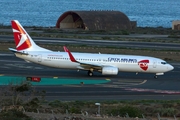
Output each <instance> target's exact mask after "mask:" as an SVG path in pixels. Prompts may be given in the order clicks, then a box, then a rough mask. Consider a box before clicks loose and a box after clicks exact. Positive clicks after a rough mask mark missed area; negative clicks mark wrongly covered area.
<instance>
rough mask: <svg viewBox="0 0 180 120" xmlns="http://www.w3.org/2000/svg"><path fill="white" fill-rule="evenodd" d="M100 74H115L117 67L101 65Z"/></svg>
mask: <svg viewBox="0 0 180 120" xmlns="http://www.w3.org/2000/svg"><path fill="white" fill-rule="evenodd" d="M102 74H103V75H117V74H118V68H117V67H103V68H102Z"/></svg>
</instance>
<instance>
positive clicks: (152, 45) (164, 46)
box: [0, 35, 180, 50]
mask: <svg viewBox="0 0 180 120" xmlns="http://www.w3.org/2000/svg"><path fill="white" fill-rule="evenodd" d="M152 36H153V35H152ZM121 37H122V38H125V36H122V35H121ZM126 37H127V38H128V37H129V38H132V36H130V35H128V36H126ZM142 37H145V38H147V39H148V38H150V37H149V35H147V36H146V35H143V36H140V38H142ZM156 37H157V36H156ZM153 38H154V37H153ZM164 39H166V38H164ZM33 40H34V41H35V42H36V43H38V44H58V45H67V44H70V45H85V46H102V47H105V46H106V47H118V48H133V49H139V48H141V49H157V50H180V44H178V43H172V42H169V43H163V42H142V41H141V42H137V41H112V40H87V39H72V38H44V37H33ZM0 41H1V42H3V41H4V42H11V41H12V42H14V38H13V36H6V35H0ZM167 41H171V40H169V39H168V40H167Z"/></svg>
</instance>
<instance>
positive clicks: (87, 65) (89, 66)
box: [64, 46, 103, 70]
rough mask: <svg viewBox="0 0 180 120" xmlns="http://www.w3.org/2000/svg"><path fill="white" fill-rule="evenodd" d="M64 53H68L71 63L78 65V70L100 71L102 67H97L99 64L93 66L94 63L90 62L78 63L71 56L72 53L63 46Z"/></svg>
mask: <svg viewBox="0 0 180 120" xmlns="http://www.w3.org/2000/svg"><path fill="white" fill-rule="evenodd" d="M64 51H65V52H67V53H68V55H69V57H70V60H71V61H72V62H76V63H79V64H80V68H81V69H97V70H101V69H102V67H103V65H99V64H94V63H90V62H79V61H77V60H76V59H75V58H74V56H73V55H72V53H71V52H70V51H69V50H68V49H67V48H66V47H65V46H64Z"/></svg>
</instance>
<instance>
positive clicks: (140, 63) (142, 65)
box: [138, 60, 149, 71]
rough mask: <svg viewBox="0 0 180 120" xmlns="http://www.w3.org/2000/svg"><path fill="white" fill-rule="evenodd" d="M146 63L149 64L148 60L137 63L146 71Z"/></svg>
mask: <svg viewBox="0 0 180 120" xmlns="http://www.w3.org/2000/svg"><path fill="white" fill-rule="evenodd" d="M148 63H149V60H141V61H139V62H138V65H139V66H140V68H141V69H143V70H144V71H146V70H147V69H148Z"/></svg>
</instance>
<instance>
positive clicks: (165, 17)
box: [0, 0, 180, 28]
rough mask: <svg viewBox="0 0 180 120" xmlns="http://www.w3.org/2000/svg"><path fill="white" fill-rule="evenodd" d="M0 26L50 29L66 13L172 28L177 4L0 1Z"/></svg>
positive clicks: (103, 0) (166, 0)
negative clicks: (115, 14) (103, 14)
mask: <svg viewBox="0 0 180 120" xmlns="http://www.w3.org/2000/svg"><path fill="white" fill-rule="evenodd" d="M0 6H1V8H0V16H1V19H0V24H1V25H5V26H6V25H10V24H11V23H10V21H11V20H18V21H19V22H20V23H21V24H22V25H23V26H41V27H53V26H55V25H56V22H57V20H58V18H59V17H60V16H61V15H62V14H63V13H64V12H66V11H71V10H72V11H73V10H75V11H77V10H79V11H84V10H87V11H90V10H114V11H121V12H123V13H124V14H126V15H127V16H128V17H129V19H130V21H137V27H164V28H171V26H172V21H174V20H180V12H179V11H180V7H179V6H180V1H178V0H171V1H169V0H159V1H156V0H151V1H147V0H145V1H144V0H136V1H134V0H116V1H115V0H86V1H83V0H76V1H74V0H68V1H66V0H61V1H58V0H46V1H43V0H39V1H36V0H30V1H27V0H25V1H21V0H11V1H7V0H1V1H0Z"/></svg>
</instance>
